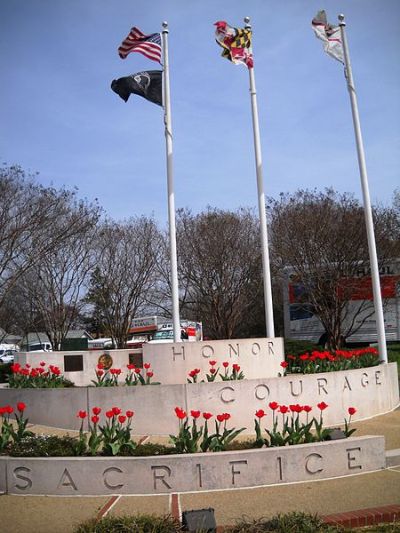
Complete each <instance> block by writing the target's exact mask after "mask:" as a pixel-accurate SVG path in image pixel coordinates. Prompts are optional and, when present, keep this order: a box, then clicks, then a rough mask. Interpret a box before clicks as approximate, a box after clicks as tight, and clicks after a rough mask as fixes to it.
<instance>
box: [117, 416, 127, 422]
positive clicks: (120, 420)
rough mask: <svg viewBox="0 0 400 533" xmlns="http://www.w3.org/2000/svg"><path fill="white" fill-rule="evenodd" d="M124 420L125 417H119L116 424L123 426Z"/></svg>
mask: <svg viewBox="0 0 400 533" xmlns="http://www.w3.org/2000/svg"><path fill="white" fill-rule="evenodd" d="M125 420H126V416H125V415H119V417H118V422H119V423H120V424H123V423H124V422H125Z"/></svg>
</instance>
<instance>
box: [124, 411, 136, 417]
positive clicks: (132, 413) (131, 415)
mask: <svg viewBox="0 0 400 533" xmlns="http://www.w3.org/2000/svg"><path fill="white" fill-rule="evenodd" d="M125 414H126V416H127V417H128V418H132V417H133V415H134V414H135V413H134V412H133V411H127V412H126V413H125Z"/></svg>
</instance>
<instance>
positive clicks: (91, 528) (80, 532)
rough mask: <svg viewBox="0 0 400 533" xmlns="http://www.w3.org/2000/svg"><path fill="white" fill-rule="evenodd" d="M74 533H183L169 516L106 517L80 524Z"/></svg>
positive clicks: (177, 523)
mask: <svg viewBox="0 0 400 533" xmlns="http://www.w3.org/2000/svg"><path fill="white" fill-rule="evenodd" d="M74 531H75V533H177V532H179V531H183V530H182V528H181V526H180V524H179V522H177V521H176V520H174V519H173V518H171V517H170V516H152V515H138V516H106V517H104V518H102V519H101V520H99V521H97V520H96V519H95V518H93V519H91V520H88V521H86V522H84V523H82V524H80V525H79V526H78V527H77V529H75V530H74Z"/></svg>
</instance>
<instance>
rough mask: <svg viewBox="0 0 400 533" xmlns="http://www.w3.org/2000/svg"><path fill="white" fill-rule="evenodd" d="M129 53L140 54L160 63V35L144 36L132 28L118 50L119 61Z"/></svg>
mask: <svg viewBox="0 0 400 533" xmlns="http://www.w3.org/2000/svg"><path fill="white" fill-rule="evenodd" d="M131 52H140V53H141V54H143V55H144V56H146V57H148V58H149V59H152V60H153V61H158V62H159V63H161V36H160V34H159V33H152V34H151V35H144V34H143V33H142V32H141V31H140V30H139V29H138V28H132V29H131V31H130V32H129V35H128V36H127V37H126V38H125V39H124V40H123V41H122V43H121V46H120V47H119V48H118V54H119V57H120V58H121V59H125V58H126V57H127V55H128V54H130V53H131Z"/></svg>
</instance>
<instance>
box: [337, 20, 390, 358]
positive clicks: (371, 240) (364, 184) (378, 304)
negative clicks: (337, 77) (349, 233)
mask: <svg viewBox="0 0 400 533" xmlns="http://www.w3.org/2000/svg"><path fill="white" fill-rule="evenodd" d="M338 19H339V26H340V34H341V38H342V45H343V54H344V61H345V68H346V79H347V88H348V91H349V95H350V102H351V112H352V115H353V125H354V134H355V138H356V145H357V156H358V166H359V169H360V178H361V188H362V194H363V200H364V214H365V223H366V226H367V239H368V251H369V260H370V264H371V278H372V292H373V296H374V307H375V317H376V328H377V332H378V348H379V355H380V359H381V361H383V362H384V363H387V362H388V357H387V350H386V334H385V322H384V318H383V306H382V296H381V284H380V279H379V268H378V258H377V254H376V245H375V234H374V224H373V218H372V209H371V200H370V195H369V187H368V176H367V165H366V162H365V153H364V144H363V139H362V135H361V126H360V116H359V113H358V104H357V95H356V90H355V86H354V80H353V73H352V70H351V63H350V54H349V48H348V45H347V37H346V31H345V26H346V22H345V20H344V15H339V16H338Z"/></svg>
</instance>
